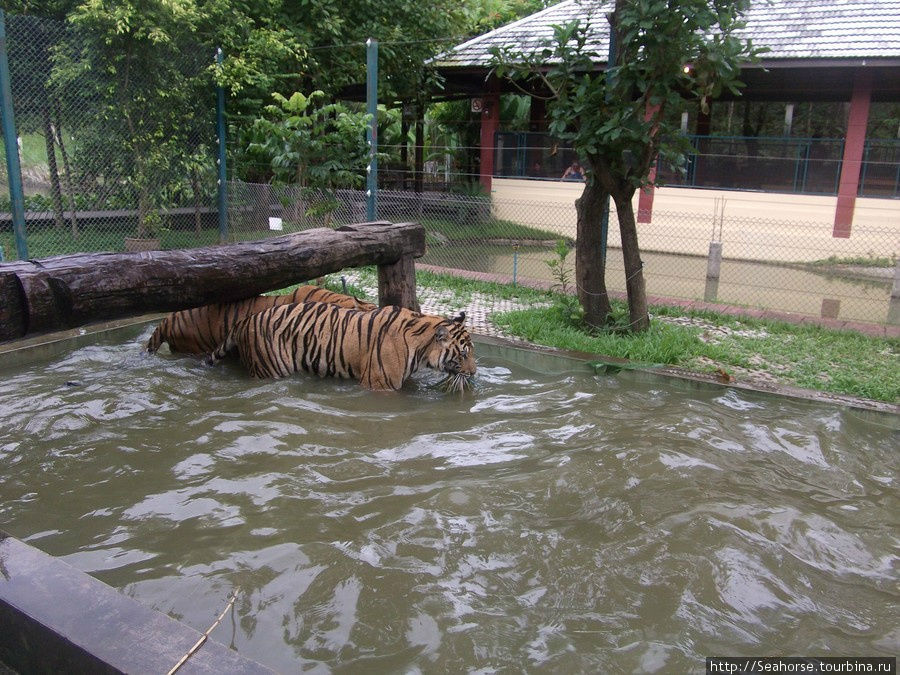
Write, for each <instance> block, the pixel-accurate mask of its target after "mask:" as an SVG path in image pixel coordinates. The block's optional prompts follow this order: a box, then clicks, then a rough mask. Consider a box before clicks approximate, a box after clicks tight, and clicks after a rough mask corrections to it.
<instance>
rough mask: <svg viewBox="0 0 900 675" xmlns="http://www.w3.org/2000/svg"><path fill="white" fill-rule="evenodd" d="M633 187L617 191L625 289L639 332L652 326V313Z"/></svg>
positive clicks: (632, 321)
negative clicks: (636, 220)
mask: <svg viewBox="0 0 900 675" xmlns="http://www.w3.org/2000/svg"><path fill="white" fill-rule="evenodd" d="M633 195H634V188H633V187H626V188H624V189H621V190H617V191H615V192H613V194H612V198H613V201H615V203H616V211H617V212H618V216H619V234H620V235H621V238H622V257H623V258H624V261H625V290H626V292H627V293H628V317H629V328H630V330H632V331H634V332H636V333H638V332H641V331H645V330H647V329H648V328H649V327H650V315H649V314H648V312H647V289H646V284H645V283H644V271H643V267H644V263H643V262H641V250H640V248H639V247H638V236H637V225H636V224H635V219H634V208H633V207H632V205H631V198H632V196H633Z"/></svg>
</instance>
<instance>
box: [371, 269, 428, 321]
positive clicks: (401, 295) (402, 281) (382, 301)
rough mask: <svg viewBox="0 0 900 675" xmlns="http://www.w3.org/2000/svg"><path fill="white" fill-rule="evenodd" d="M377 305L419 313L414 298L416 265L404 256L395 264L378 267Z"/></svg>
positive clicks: (416, 301) (416, 300)
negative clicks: (403, 308) (394, 306)
mask: <svg viewBox="0 0 900 675" xmlns="http://www.w3.org/2000/svg"><path fill="white" fill-rule="evenodd" d="M378 304H379V305H380V306H382V307H384V306H385V305H396V306H397V307H405V308H406V309H411V310H413V311H414V312H418V311H420V308H419V301H418V299H417V298H416V263H415V260H414V258H413V256H411V255H405V256H403V257H402V258H400V260H398V261H397V262H395V263H391V264H388V265H379V266H378Z"/></svg>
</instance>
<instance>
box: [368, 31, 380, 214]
mask: <svg viewBox="0 0 900 675" xmlns="http://www.w3.org/2000/svg"><path fill="white" fill-rule="evenodd" d="M366 112H368V114H369V125H368V127H367V128H366V141H367V142H368V144H369V165H368V166H367V167H366V174H367V175H366V218H367V219H368V220H376V219H377V218H378V40H373V39H372V38H369V39H368V40H366Z"/></svg>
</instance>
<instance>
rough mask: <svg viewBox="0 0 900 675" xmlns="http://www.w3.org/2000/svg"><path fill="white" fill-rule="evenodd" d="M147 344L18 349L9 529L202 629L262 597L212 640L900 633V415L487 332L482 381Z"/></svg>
mask: <svg viewBox="0 0 900 675" xmlns="http://www.w3.org/2000/svg"><path fill="white" fill-rule="evenodd" d="M149 330H150V329H149V328H146V329H143V330H142V331H141V333H140V335H137V336H136V337H128V338H126V339H124V340H123V339H120V338H117V341H112V340H107V341H104V340H101V341H99V342H96V343H95V344H91V345H88V346H82V347H78V348H76V349H74V350H73V351H70V352H67V353H65V354H63V355H61V356H54V357H50V358H48V359H46V360H43V361H40V362H35V363H30V364H24V365H22V364H19V365H17V366H16V367H15V368H12V367H11V364H10V363H8V362H7V363H6V364H0V376H2V383H0V420H2V435H0V475H2V476H3V480H2V483H0V526H2V527H3V528H5V529H7V530H8V531H10V532H11V533H12V534H14V535H16V536H19V537H21V538H23V539H25V540H27V541H29V542H30V543H32V544H33V545H35V546H37V547H39V548H41V549H42V550H44V551H47V552H49V553H51V554H53V555H56V556H60V557H62V558H63V559H64V560H66V561H67V562H69V563H71V564H72V565H74V566H76V567H78V568H79V569H82V570H84V571H86V572H89V573H90V574H92V575H94V576H96V577H97V578H99V579H101V580H102V581H104V582H106V583H109V584H111V585H113V586H115V587H117V588H119V589H121V590H122V591H123V592H124V593H126V594H128V595H131V596H133V597H135V598H136V599H138V600H140V601H141V602H143V603H144V604H146V605H149V606H151V607H154V608H156V609H158V610H160V611H163V612H167V613H169V614H171V615H173V616H175V617H178V618H180V619H181V620H183V621H184V622H186V623H188V624H189V625H191V626H193V627H195V628H197V629H199V630H201V631H202V630H205V628H206V627H208V626H209V625H210V624H211V623H212V621H213V619H214V618H215V617H216V615H217V614H218V613H219V611H221V609H222V608H224V607H225V603H226V600H227V598H228V596H229V595H230V593H231V592H232V590H233V589H235V588H237V589H239V590H238V594H237V601H236V603H235V608H234V611H233V613H232V614H231V615H230V618H229V617H226V619H225V620H224V621H223V623H222V624H221V625H220V626H219V627H218V628H217V629H216V630H215V632H214V633H213V638H214V639H217V640H219V641H220V642H223V643H225V644H231V645H232V646H234V647H235V648H237V649H238V650H239V651H240V652H241V653H243V654H245V655H246V656H249V657H251V658H254V659H256V660H259V661H261V662H263V663H265V664H267V665H269V666H271V667H273V668H275V669H277V670H279V671H282V672H298V671H317V672H326V671H329V670H335V671H345V672H410V671H412V672H416V671H421V672H436V673H437V672H440V673H444V672H463V671H478V672H496V671H502V672H517V671H529V672H535V671H538V672H541V671H543V672H633V671H639V672H653V671H658V672H666V673H668V672H691V671H693V672H696V671H702V669H703V657H704V656H705V655H713V654H716V655H723V654H729V655H751V654H754V655H775V654H781V655H790V654H818V655H828V654H834V655H848V654H856V655H860V654H863V655H888V656H893V655H895V654H896V653H897V649H898V646H900V630H898V628H897V625H898V624H897V603H898V600H900V589H898V578H900V575H898V527H897V524H898V514H900V508H898V507H900V504H898V496H897V495H898V491H897V485H896V481H897V475H898V464H900V461H898V455H897V447H898V445H900V444H898V440H900V432H898V429H900V422H898V419H897V418H896V417H892V416H887V415H878V414H874V413H862V412H858V411H852V410H848V409H843V408H839V407H832V406H826V405H819V404H812V403H809V402H800V401H794V400H788V399H781V398H775V397H768V396H762V395H753V394H748V393H741V392H738V391H734V390H728V389H719V388H711V387H710V388H706V387H703V388H699V387H693V386H687V385H681V384H679V383H677V382H673V381H670V380H664V379H656V378H650V377H648V376H635V375H630V374H620V375H617V376H605V375H603V376H599V375H594V374H592V373H590V372H589V371H587V370H586V369H585V368H584V367H583V366H580V365H579V364H578V363H577V362H574V361H567V360H558V359H555V358H550V357H546V356H536V355H532V354H524V353H522V352H517V351H511V350H504V349H500V348H489V347H486V346H483V345H480V346H479V348H478V349H479V362H480V371H479V372H480V375H479V386H478V389H477V390H476V391H475V392H472V393H467V394H465V395H462V396H456V395H446V394H443V393H440V392H438V391H435V390H434V389H431V388H430V387H429V385H430V383H431V382H433V381H435V380H436V379H438V376H436V375H435V376H433V377H424V378H421V379H418V380H416V381H414V382H412V383H410V384H409V385H408V386H407V387H406V388H405V389H404V390H403V391H402V392H400V393H397V394H374V393H371V392H367V391H365V390H363V389H361V388H360V387H358V386H357V385H356V384H354V383H351V382H346V381H337V380H317V379H313V378H310V377H305V376H297V377H294V378H291V379H288V380H282V381H270V382H255V381H251V380H249V379H248V378H246V376H244V374H243V373H242V371H241V370H240V368H239V366H238V365H236V364H233V365H227V364H226V365H224V366H222V367H216V368H208V367H206V366H204V365H202V364H200V363H199V362H197V361H195V360H193V359H190V358H183V357H181V358H179V357H174V356H170V355H158V356H154V357H151V356H147V355H145V354H144V353H143V352H142V349H141V346H142V343H143V341H144V340H145V339H146V337H147V335H148V334H149ZM132 335H134V333H132ZM0 358H4V357H0ZM8 360H9V359H7V361H8ZM67 383H68V384H67Z"/></svg>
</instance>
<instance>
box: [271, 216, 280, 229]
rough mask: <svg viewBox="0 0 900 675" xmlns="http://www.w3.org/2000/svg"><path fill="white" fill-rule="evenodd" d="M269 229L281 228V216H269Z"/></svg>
mask: <svg viewBox="0 0 900 675" xmlns="http://www.w3.org/2000/svg"><path fill="white" fill-rule="evenodd" d="M269 229H270V230H283V229H284V225H283V224H282V222H281V218H275V217H271V218H269Z"/></svg>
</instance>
